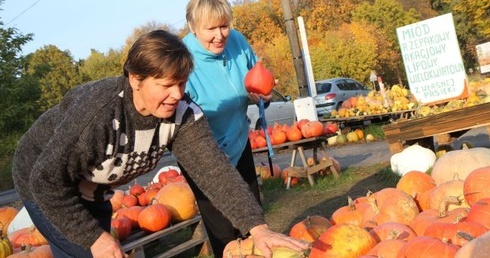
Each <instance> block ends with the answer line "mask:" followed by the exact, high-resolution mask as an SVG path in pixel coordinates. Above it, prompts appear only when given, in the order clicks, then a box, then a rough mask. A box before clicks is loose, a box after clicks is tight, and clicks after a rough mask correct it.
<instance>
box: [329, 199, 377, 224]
mask: <svg viewBox="0 0 490 258" xmlns="http://www.w3.org/2000/svg"><path fill="white" fill-rule="evenodd" d="M347 202H348V203H347V205H346V206H342V207H340V208H338V209H337V210H335V211H334V212H333V213H332V216H331V217H330V221H331V222H332V224H333V225H337V224H342V223H347V224H352V225H357V226H360V225H361V224H362V216H363V214H364V211H365V210H366V209H367V208H368V207H369V204H368V203H367V201H360V199H356V200H352V198H351V197H347Z"/></svg>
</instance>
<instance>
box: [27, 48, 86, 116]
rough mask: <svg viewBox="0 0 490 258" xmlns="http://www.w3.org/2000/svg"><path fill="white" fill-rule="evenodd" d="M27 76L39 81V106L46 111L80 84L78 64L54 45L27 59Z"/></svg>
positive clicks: (67, 53) (38, 51) (68, 54)
mask: <svg viewBox="0 0 490 258" xmlns="http://www.w3.org/2000/svg"><path fill="white" fill-rule="evenodd" d="M28 64H29V65H28V69H27V74H28V75H30V76H32V77H33V78H35V79H36V80H38V81H39V87H40V89H41V96H40V98H39V101H38V103H39V106H40V108H41V110H42V111H46V110H48V109H49V108H51V107H53V106H54V105H56V104H58V103H59V102H60V101H61V99H62V98H63V96H64V95H65V94H66V93H67V92H68V91H69V90H70V89H71V88H73V87H74V86H76V85H78V84H80V83H81V81H82V80H81V76H80V74H79V73H78V64H77V63H75V61H74V60H73V58H72V57H71V55H70V53H69V52H68V51H61V50H59V49H58V48H57V47H56V46H54V45H48V46H44V47H42V48H41V49H38V50H36V52H34V53H33V54H32V55H31V56H30V57H29V59H28Z"/></svg>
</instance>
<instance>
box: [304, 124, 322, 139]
mask: <svg viewBox="0 0 490 258" xmlns="http://www.w3.org/2000/svg"><path fill="white" fill-rule="evenodd" d="M301 134H302V135H303V137H304V138H313V137H317V136H321V135H322V134H323V124H322V123H321V122H319V121H310V122H308V123H306V124H304V125H303V126H302V127H301Z"/></svg>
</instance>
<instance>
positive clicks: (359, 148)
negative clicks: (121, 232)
mask: <svg viewBox="0 0 490 258" xmlns="http://www.w3.org/2000/svg"><path fill="white" fill-rule="evenodd" d="M463 141H468V142H471V143H472V144H473V145H474V147H490V139H489V136H488V134H487V132H486V128H485V127H480V128H476V129H472V130H470V131H468V132H467V133H466V134H464V135H462V136H461V137H460V138H458V139H457V140H456V141H455V142H454V143H453V146H455V147H457V146H460V144H461V142H463ZM327 154H328V155H329V156H331V157H333V158H335V159H336V160H337V161H339V163H340V164H341V166H342V170H343V169H345V168H348V167H350V166H367V165H372V164H376V163H381V162H388V161H389V160H390V158H391V153H390V151H389V147H388V143H387V142H386V141H376V142H370V143H357V144H348V145H343V146H332V147H329V148H327ZM305 155H306V156H311V155H312V151H311V150H306V151H305ZM297 159H298V161H297V162H299V157H298V158H297ZM272 161H273V162H274V163H276V164H278V165H279V166H280V167H281V168H285V167H288V166H289V164H290V162H291V152H290V151H280V152H277V153H275V155H274V158H273V159H272ZM255 163H256V164H261V163H263V164H268V158H267V154H266V153H262V154H255ZM297 164H299V163H297ZM168 165H176V161H175V159H174V157H173V156H172V155H170V154H166V155H165V156H164V157H163V158H162V160H160V163H159V165H158V166H157V168H156V169H155V170H153V171H151V172H150V173H147V174H145V175H142V176H140V177H138V179H137V180H138V183H140V184H142V185H146V184H147V183H148V182H150V181H151V180H152V179H153V177H154V175H155V174H156V173H157V172H158V170H160V168H162V167H164V166H168ZM125 187H127V186H125ZM125 187H123V188H125ZM125 189H127V188H125ZM16 200H18V196H17V194H16V192H15V191H14V190H9V191H5V192H0V206H2V205H4V204H7V203H11V202H15V201H16Z"/></svg>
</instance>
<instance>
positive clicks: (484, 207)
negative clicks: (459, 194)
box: [466, 198, 490, 230]
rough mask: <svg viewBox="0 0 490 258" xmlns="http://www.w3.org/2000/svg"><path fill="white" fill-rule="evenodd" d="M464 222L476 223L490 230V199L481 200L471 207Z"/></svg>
mask: <svg viewBox="0 0 490 258" xmlns="http://www.w3.org/2000/svg"><path fill="white" fill-rule="evenodd" d="M466 221H476V222H479V223H481V224H482V225H483V226H485V227H486V228H487V229H488V230H490V198H483V199H481V200H479V201H477V202H476V203H475V204H473V206H471V208H470V210H469V212H468V215H467V216H466Z"/></svg>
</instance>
